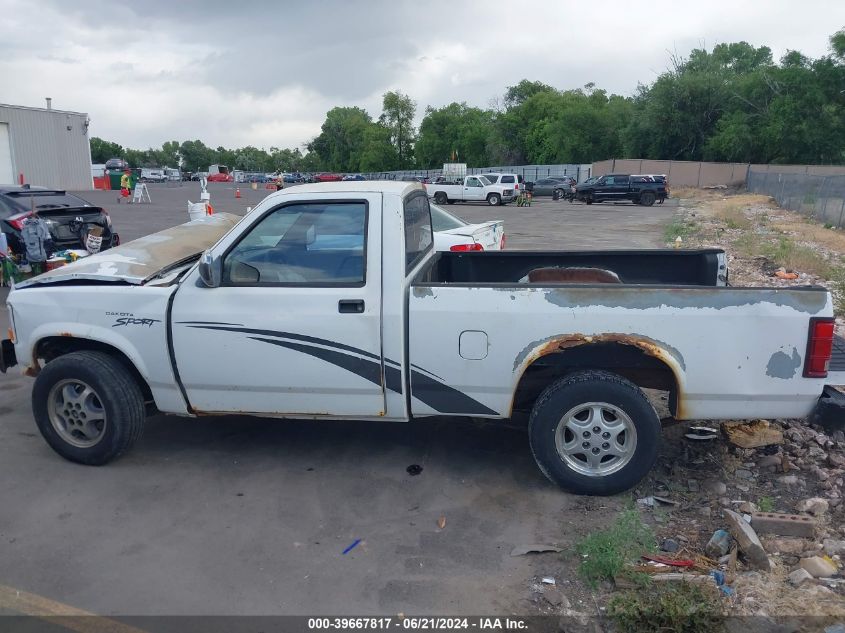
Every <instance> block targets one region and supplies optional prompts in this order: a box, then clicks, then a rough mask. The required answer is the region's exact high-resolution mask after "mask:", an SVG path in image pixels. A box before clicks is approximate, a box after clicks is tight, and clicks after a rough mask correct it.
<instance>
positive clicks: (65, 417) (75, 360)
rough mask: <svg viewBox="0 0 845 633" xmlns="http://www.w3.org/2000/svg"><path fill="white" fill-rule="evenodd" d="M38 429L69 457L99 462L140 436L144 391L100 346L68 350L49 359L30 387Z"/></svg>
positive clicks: (64, 455) (123, 449) (107, 458)
mask: <svg viewBox="0 0 845 633" xmlns="http://www.w3.org/2000/svg"><path fill="white" fill-rule="evenodd" d="M32 411H33V414H34V416H35V423H36V424H37V425H38V430H39V431H41V435H43V436H44V439H45V440H47V443H48V444H49V445H50V447H51V448H52V449H53V450H54V451H56V452H57V453H58V454H59V455H61V456H62V457H64V458H65V459H68V460H70V461H72V462H78V463H80V464H89V465H92V466H99V465H101V464H105V463H107V462H109V461H111V460H112V459H114V458H115V457H118V456H119V455H121V454H122V453H124V452H126V451H127V450H129V448H130V447H131V446H132V445H133V444H134V443H135V442H136V441H137V440H138V438H139V437H141V432H142V431H143V428H144V420H145V418H146V411H145V408H144V396H143V394H142V393H141V389H140V388H139V386H138V384H137V382H136V381H135V379H134V377H133V376H132V374H130V372H129V370H127V369H126V367H124V365H123V364H122V363H121V362H120V361H119V360H117V359H116V358H114V357H113V356H109V355H108V354H104V353H102V352H89V351H83V352H72V353H70V354H67V355H65V356H61V357H59V358H57V359H56V360H53V361H50V362H49V363H47V365H46V366H45V367H44V369H42V370H41V372H40V373H39V374H38V377H37V378H36V380H35V386H34V387H33V389H32Z"/></svg>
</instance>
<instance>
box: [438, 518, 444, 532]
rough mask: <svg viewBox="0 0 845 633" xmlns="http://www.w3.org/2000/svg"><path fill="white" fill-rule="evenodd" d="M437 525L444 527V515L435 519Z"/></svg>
mask: <svg viewBox="0 0 845 633" xmlns="http://www.w3.org/2000/svg"><path fill="white" fill-rule="evenodd" d="M437 527H439V528H440V529H441V530H442V529H443V528H445V527H446V517H440V518H439V519H437Z"/></svg>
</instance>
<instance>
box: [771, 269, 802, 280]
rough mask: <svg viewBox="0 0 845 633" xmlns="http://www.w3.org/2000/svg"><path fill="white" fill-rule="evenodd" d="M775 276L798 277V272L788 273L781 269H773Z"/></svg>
mask: <svg viewBox="0 0 845 633" xmlns="http://www.w3.org/2000/svg"><path fill="white" fill-rule="evenodd" d="M775 277H777V278H778V279H798V273H788V272H786V271H785V270H783V269H779V270H776V271H775Z"/></svg>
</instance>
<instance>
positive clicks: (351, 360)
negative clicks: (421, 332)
mask: <svg viewBox="0 0 845 633" xmlns="http://www.w3.org/2000/svg"><path fill="white" fill-rule="evenodd" d="M247 338H251V339H252V340H253V341H261V342H262V343H269V344H270V345H278V346H279V347H286V348H287V349H292V350H294V351H297V352H302V353H303V354H308V355H309V356H313V357H315V358H319V359H320V360H324V361H326V362H327V363H331V364H332V365H335V366H337V367H340V368H341V369H345V370H346V371H349V372H352V373H353V374H356V375H358V376H360V377H361V378H363V379H365V380H369V381H370V382H371V383H373V384H374V385H378V386H379V387H380V386H381V363H376V362H373V361H370V360H365V359H363V358H358V357H357V356H352V355H350V354H344V353H342V352H336V351H334V350H330V349H324V348H322V347H315V346H313V345H303V344H301V343H292V342H290V341H280V340H277V339H271V338H261V337H258V336H249V337H247Z"/></svg>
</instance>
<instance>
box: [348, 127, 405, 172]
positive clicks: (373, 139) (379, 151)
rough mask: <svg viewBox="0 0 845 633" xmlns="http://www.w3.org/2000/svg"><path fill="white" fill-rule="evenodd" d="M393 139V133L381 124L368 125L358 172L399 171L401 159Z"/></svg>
mask: <svg viewBox="0 0 845 633" xmlns="http://www.w3.org/2000/svg"><path fill="white" fill-rule="evenodd" d="M393 139H394V136H393V132H392V131H391V130H390V129H389V128H387V127H385V126H384V125H382V124H381V123H373V124H372V125H370V126H369V127H368V128H367V130H366V131H365V132H364V143H363V147H362V149H361V162H360V163H359V166H358V169H359V171H362V172H364V173H369V172H378V171H391V170H394V169H400V168H401V165H402V159H401V158H400V156H399V152H398V150H397V149H396V146H395V145H394V143H393Z"/></svg>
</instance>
